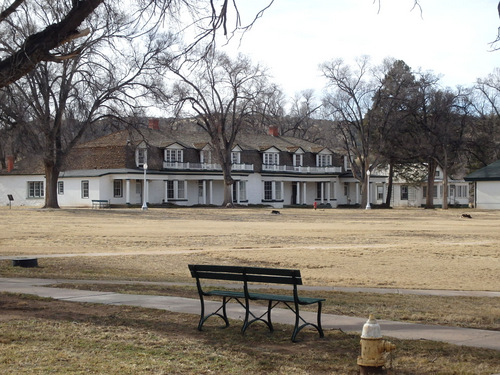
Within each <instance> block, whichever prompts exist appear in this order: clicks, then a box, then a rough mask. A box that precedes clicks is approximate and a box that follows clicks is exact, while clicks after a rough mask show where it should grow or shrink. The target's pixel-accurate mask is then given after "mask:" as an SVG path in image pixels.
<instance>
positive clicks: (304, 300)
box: [249, 293, 325, 305]
mask: <svg viewBox="0 0 500 375" xmlns="http://www.w3.org/2000/svg"><path fill="white" fill-rule="evenodd" d="M249 297H250V299H253V300H265V301H276V302H278V301H279V302H294V301H295V300H294V298H293V296H287V295H281V294H267V293H249ZM322 301H325V299H324V298H310V297H299V303H300V304H301V305H310V304H313V303H318V302H322Z"/></svg>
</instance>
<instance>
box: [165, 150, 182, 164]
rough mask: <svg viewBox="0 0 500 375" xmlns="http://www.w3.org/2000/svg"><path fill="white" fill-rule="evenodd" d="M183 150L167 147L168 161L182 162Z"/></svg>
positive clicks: (166, 156)
mask: <svg viewBox="0 0 500 375" xmlns="http://www.w3.org/2000/svg"><path fill="white" fill-rule="evenodd" d="M182 160H183V152H182V150H178V149H174V148H167V149H165V161H166V162H167V163H182Z"/></svg>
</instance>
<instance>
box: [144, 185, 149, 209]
mask: <svg viewBox="0 0 500 375" xmlns="http://www.w3.org/2000/svg"><path fill="white" fill-rule="evenodd" d="M144 194H145V195H144V196H145V197H146V203H149V180H146V186H145V188H144Z"/></svg>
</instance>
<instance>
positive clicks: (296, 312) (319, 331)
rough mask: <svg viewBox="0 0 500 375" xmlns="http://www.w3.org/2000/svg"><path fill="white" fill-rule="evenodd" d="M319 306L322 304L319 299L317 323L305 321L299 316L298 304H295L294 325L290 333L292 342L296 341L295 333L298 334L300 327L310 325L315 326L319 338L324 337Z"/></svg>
mask: <svg viewBox="0 0 500 375" xmlns="http://www.w3.org/2000/svg"><path fill="white" fill-rule="evenodd" d="M286 305H287V306H288V304H286ZM321 306H322V304H321V301H320V302H318V314H317V324H314V323H309V322H306V321H305V320H304V319H303V318H302V317H301V316H300V312H299V305H298V304H295V327H294V329H293V333H292V342H297V335H298V333H299V332H300V331H301V330H302V328H304V327H307V326H311V327H314V328H316V330H317V331H318V333H319V337H320V338H323V337H325V334H324V332H323V328H322V327H321ZM288 308H290V309H291V310H293V309H292V308H291V307H290V306H288ZM300 321H302V322H304V324H302V325H300V326H299V324H300Z"/></svg>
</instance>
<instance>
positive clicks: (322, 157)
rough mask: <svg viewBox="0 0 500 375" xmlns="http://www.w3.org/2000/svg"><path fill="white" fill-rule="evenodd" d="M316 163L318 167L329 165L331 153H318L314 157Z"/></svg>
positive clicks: (330, 163)
mask: <svg viewBox="0 0 500 375" xmlns="http://www.w3.org/2000/svg"><path fill="white" fill-rule="evenodd" d="M316 165H317V166H318V167H329V166H331V165H332V155H329V154H318V155H317V158H316Z"/></svg>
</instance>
